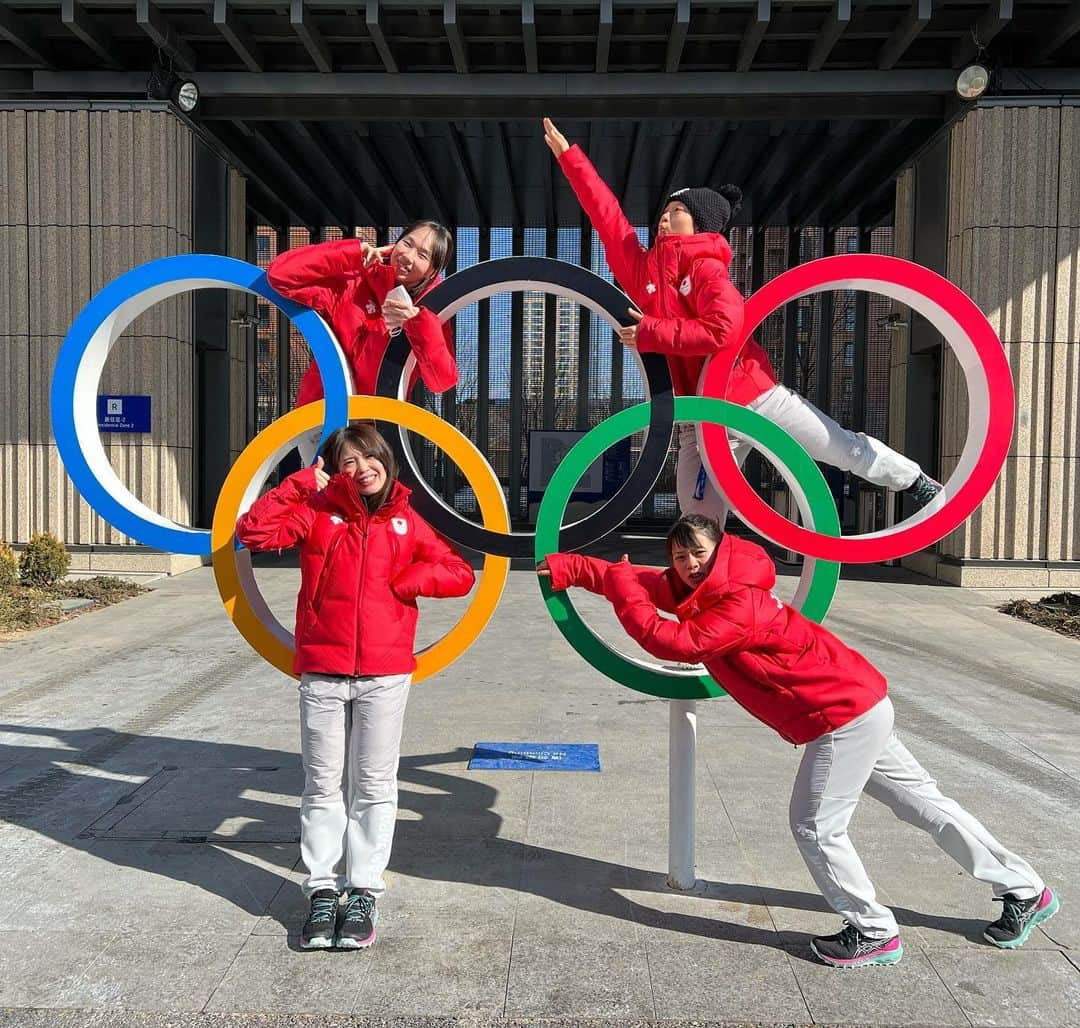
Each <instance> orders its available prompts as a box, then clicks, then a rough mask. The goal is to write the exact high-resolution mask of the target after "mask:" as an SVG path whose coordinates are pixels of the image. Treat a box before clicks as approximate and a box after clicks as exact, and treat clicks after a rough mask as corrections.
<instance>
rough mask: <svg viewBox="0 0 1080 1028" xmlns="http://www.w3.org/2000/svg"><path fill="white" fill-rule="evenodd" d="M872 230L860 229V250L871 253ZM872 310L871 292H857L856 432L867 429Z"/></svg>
mask: <svg viewBox="0 0 1080 1028" xmlns="http://www.w3.org/2000/svg"><path fill="white" fill-rule="evenodd" d="M871 236H872V230H871V229H868V228H860V229H859V252H860V253H870V251H871V249H872V246H873V243H872V239H871ZM869 311H870V294H869V293H868V292H866V290H865V289H861V290H859V291H858V292H857V293H856V294H855V334H854V338H853V339H852V343H854V352H853V355H852V356H853V358H854V370H853V372H852V378H851V427H852V428H853V429H854V430H855V431H856V432H865V431H866V361H867V358H868V356H869V353H868V351H869V338H868V337H869V333H868V331H867V327H868V326H867V319H868V315H869Z"/></svg>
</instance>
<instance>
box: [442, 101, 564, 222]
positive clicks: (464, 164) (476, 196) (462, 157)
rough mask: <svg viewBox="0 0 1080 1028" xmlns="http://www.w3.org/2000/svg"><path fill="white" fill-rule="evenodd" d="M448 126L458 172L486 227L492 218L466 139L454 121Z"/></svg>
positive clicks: (452, 155) (452, 152)
mask: <svg viewBox="0 0 1080 1028" xmlns="http://www.w3.org/2000/svg"><path fill="white" fill-rule="evenodd" d="M447 128H448V130H449V139H450V156H451V157H452V158H453V160H454V164H455V165H456V166H457V171H458V174H459V175H460V176H461V178H462V179H463V181H464V182H465V188H466V190H467V191H468V194H469V199H470V200H471V201H472V205H473V209H474V210H475V211H476V219H477V222H478V223H479V225H480V227H482V228H483V227H486V226H488V225H489V224H490V223H491V219H490V218H489V217H488V215H487V212H486V211H485V210H484V205H483V204H482V203H481V202H480V189H479V187H478V186H477V184H476V176H475V175H474V174H473V170H472V166H471V165H470V164H469V155H468V152H467V151H466V149H465V141H464V140H463V139H462V137H461V133H460V132H459V131H458V127H457V126H456V125H455V124H454V123H453V122H450V123H449V125H448V126H447ZM549 163H550V162H549Z"/></svg>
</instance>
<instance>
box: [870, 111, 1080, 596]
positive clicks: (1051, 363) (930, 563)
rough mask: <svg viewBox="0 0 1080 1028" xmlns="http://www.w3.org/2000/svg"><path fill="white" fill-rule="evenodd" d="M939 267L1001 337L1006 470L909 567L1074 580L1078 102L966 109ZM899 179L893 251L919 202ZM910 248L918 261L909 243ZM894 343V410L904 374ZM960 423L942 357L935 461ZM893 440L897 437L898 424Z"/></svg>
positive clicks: (1078, 525)
mask: <svg viewBox="0 0 1080 1028" xmlns="http://www.w3.org/2000/svg"><path fill="white" fill-rule="evenodd" d="M948 144H949V160H948V218H947V222H948V241H947V260H946V264H947V266H946V274H947V276H948V278H949V279H951V280H952V281H953V282H955V283H956V284H957V285H959V286H960V287H961V288H962V289H964V291H965V292H967V293H968V294H969V295H970V296H972V297H973V298H974V299H975V301H976V302H977V303H978V304H979V306H980V308H981V309H982V310H983V311H984V312H985V313H986V315H987V317H988V318H989V319H990V322H991V324H992V325H993V326H994V330H995V331H996V332H997V333H998V335H999V336H1000V338H1001V340H1002V342H1003V344H1004V346H1005V349H1006V352H1007V354H1008V358H1009V363H1010V365H1011V367H1012V370H1013V377H1014V382H1015V384H1016V392H1017V407H1016V427H1015V430H1014V434H1013V441H1012V447H1011V449H1010V452H1009V456H1008V458H1007V460H1006V462H1005V467H1004V469H1003V472H1002V474H1001V477H1000V479H999V481H998V483H997V485H996V486H995V488H994V489H993V491H992V492H991V493H990V495H989V496H988V497H987V498H986V500H985V501H984V502H983V503H982V505H981V506H980V507H979V508H978V510H977V511H976V512H975V513H974V515H973V516H972V517H971V518H970V519H969V520H968V521H967V522H966V523H965V524H964V525H963V526H961V527H960V528H958V529H957V530H956V531H955V532H953V533H951V534H950V535H949V536H947V537H946V538H945V539H943V540H942V541H941V543H940V544H939V545H938V547H937V552H936V554H933V555H925V554H924V555H921V556H920V557H917V558H915V560H914V562H911V563H912V566H916V567H918V568H919V569H920V570H924V571H928V572H929V573H932V574H935V575H936V576H937V577H939V578H941V579H943V580H945V581H948V582H952V583H954V584H958V585H971V586H976V587H985V588H989V587H1015V588H1018V587H1022V586H1027V587H1034V588H1046V589H1048V590H1049V589H1063V588H1071V589H1076V588H1078V587H1080V518H1078V513H1080V511H1078V503H1080V482H1078V475H1077V468H1078V463H1080V427H1078V413H1077V406H1078V404H1077V399H1078V391H1080V107H1078V106H1076V105H1072V106H1066V105H1063V104H1058V103H1056V102H1055V103H1053V104H1050V103H1046V104H1045V105H1043V106H1036V105H1031V106H1014V105H1005V104H997V105H995V104H993V103H988V104H986V105H980V106H978V107H976V108H973V109H972V110H971V111H969V112H968V113H967V115H966V116H965V117H964V118H963V119H962V120H960V121H959V122H958V123H957V124H956V125H955V126H954V127H953V128H952V129H951V131H950V138H949V141H948ZM911 174H912V173H911V172H910V171H909V172H906V173H905V174H904V175H903V176H901V178H900V180H899V182H898V186H897V232H896V239H897V251H896V252H897V254H898V255H900V256H903V255H904V249H903V248H904V246H906V245H909V242H905V240H909V236H910V225H911V224H912V221H913V217H914V215H913V214H912V211H913V209H914V207H915V206H916V205H913V204H912V201H911V197H910V186H911V181H912V180H911ZM916 259H918V257H917V255H916ZM903 362H904V355H903V354H894V375H893V382H894V395H893V402H894V408H893V409H894V410H899V409H902V407H898V406H897V405H896V403H897V400H898V399H899V397H898V396H897V393H898V392H900V391H901V390H902V389H903V383H904V381H905V379H906V382H907V388H908V390H909V392H910V389H911V381H910V374H908V375H906V376H905V375H904V373H903V371H902V370H901V369H902V367H903ZM966 431H967V397H966V394H965V389H964V382H963V375H962V374H961V371H960V368H959V365H958V363H957V362H956V360H955V359H954V358H953V357H952V355H951V353H950V352H949V351H948V350H947V349H946V350H945V351H944V352H943V354H942V358H941V418H940V443H939V446H940V451H939V452H940V470H941V474H942V475H948V474H949V473H950V472H951V471H952V469H953V468H954V467H955V465H956V462H957V459H958V457H959V454H960V451H961V449H962V447H963V443H964V437H965V433H966ZM891 441H893V442H894V444H896V443H899V444H901V445H902V444H903V443H904V441H905V440H904V439H903V432H902V431H901V430H900V429H897V431H896V432H895V433H894V434H893V436H892V440H891Z"/></svg>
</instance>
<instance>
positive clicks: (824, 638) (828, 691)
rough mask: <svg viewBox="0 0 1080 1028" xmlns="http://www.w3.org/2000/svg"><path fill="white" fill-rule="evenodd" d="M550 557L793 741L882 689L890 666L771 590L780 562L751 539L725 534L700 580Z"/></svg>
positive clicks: (812, 734) (656, 644)
mask: <svg viewBox="0 0 1080 1028" xmlns="http://www.w3.org/2000/svg"><path fill="white" fill-rule="evenodd" d="M548 564H549V566H550V567H551V584H552V587H553V588H555V589H565V588H566V587H567V586H571V585H577V586H581V587H583V588H585V589H589V590H591V591H592V592H595V593H602V594H603V595H604V596H606V597H607V598H608V599H609V600H610V601H611V603H612V605H613V606H614V607H615V613H616V614H617V615H618V618H619V621H620V622H622V626H623V628H625V629H626V631H627V632H628V633H629V634H630V636H631V637H632V638H633V639H634V640H635V641H636V642H637V643H638V644H639V645H640V646H641V647H642V648H643V649H645V650H647V651H648V652H649V653H651V654H652V655H653V656H655V657H658V658H659V659H660V660H676V661H689V662H691V663H695V664H697V663H701V664H704V665H705V666H706V667H707V668H708V669H709V674H711V675H712V676H713V677H714V678H715V679H716V680H717V681H718V682H719V683H720V684H721V685H722V686H723V687H724V688H725V689H726V690H727V691H728V694H729V695H730V696H731V698H732V699H733V700H734V701H735V702H736V703H738V704H739V705H740V706H741V707H743V708H745V709H746V711H747V712H748V713H750V714H752V715H753V716H754V717H756V718H757V719H758V720H759V721H764V722H765V724H767V725H768V726H769V727H770V728H772V729H774V730H775V731H777V732H779V733H780V735H781V736H783V737H784V738H785V739H787V741H788V742H791V743H794V744H795V745H801V744H802V743H806V742H810V741H811V740H812V739H816V738H818V736H821V735H824V734H826V733H827V732H833V731H836V729H838V728H842V727H843V726H844V725H846V724H847V723H848V722H849V721H852V720H854V719H855V718H857V717H858V716H859V715H860V714H863V713H865V712H866V711H868V710H869V709H870V708H871V707H872V706H874V704H875V703H877V702H878V701H879V700H881V699H882V698H883V697H884V695H885V690H886V685H885V678H884V676H883V675H882V674H881V672H879V671H878V670H877V668H875V667H874V666H873V665H872V664H871V663H870V662H869V661H868V660H867V659H866V658H865V657H863V656H862V654H860V653H856V652H855V650H852V649H850V648H848V647H847V646H845V645H844V644H843V643H842V642H841V641H840V640H839V639H837V638H836V636H835V635H833V634H832V632H830V631H828V630H827V629H825V628H822V627H821V625H818V624H815V623H814V622H813V621H810V620H809V619H808V618H804V617H803V616H802V614H800V613H799V612H798V611H797V610H795V609H794V608H792V607H789V606H788V605H787V604H786V603H781V601H780V600H779V599H777V598H776V597H775V596H774V595H773V594H772V593H771V592H770V590H771V589H772V587H773V585H774V583H775V582H776V572H775V570H774V568H773V563H772V560H770V559H769V556H768V554H767V553H766V552H765V551H764V550H763V549H762V548H761V547H760V546H756V545H755V544H754V543H751V542H746V541H745V540H743V539H734V538H732V537H731V536H730V535H725V536H724V538H723V539H722V540H721V541H720V545H719V546H718V547H717V551H716V563H715V564H714V565H713V569H712V571H711V572H710V573H709V576H708V578H706V579H705V581H704V582H702V583H701V585H699V586H698V587H697V588H696V589H694V590H690V589H689V588H688V587H687V586H686V585H684V584H683V582H682V580H681V579H680V578H679V576H678V575H677V574H676V573H675V571H674V570H673V569H671V568H668V569H667V570H666V571H661V570H659V569H657V568H642V567H635V566H634V565H633V564H628V563H625V562H624V563H620V564H612V563H610V562H608V561H606V560H598V559H596V558H594V557H582V556H579V555H577V554H558V553H556V554H552V555H551V556H550V557H548ZM657 608H659V609H660V610H664V611H668V612H669V613H672V614H675V615H676V617H678V619H679V620H678V621H670V620H668V619H667V618H664V617H661V616H660V613H659V611H658V610H657Z"/></svg>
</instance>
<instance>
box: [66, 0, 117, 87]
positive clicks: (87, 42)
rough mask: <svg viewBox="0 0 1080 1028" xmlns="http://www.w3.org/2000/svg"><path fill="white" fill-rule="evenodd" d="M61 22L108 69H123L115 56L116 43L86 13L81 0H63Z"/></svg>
mask: <svg viewBox="0 0 1080 1028" xmlns="http://www.w3.org/2000/svg"><path fill="white" fill-rule="evenodd" d="M60 20H61V22H62V23H63V25H64V27H65V28H66V29H67V30H68V31H69V32H70V33H71V34H72V35H73V36H74V37H75V38H76V39H78V40H79V41H80V42H81V43H82V44H83V46H85V47H87V48H88V49H89V50H90V51H91V52H92V53H93V54H94V56H95V57H96V58H97V59H98V60H99V61H101V63H102V64H104V65H105V66H106V67H107V68H112V69H113V70H117V71H118V70H119V69H120V68H121V64H120V62H119V61H118V60H117V59H116V57H115V56H114V55H115V52H116V43H115V41H114V40H113V38H112V36H110V35H109V33H108V32H106V31H105V29H103V28H102V27H101V26H100V25H99V24H98V23H97V22H96V21H95V20H94V19H93V18H92V17H91V16H90V15H89V14H87V13H86V9H85V8H84V7H83V6H82V4H81V3H79V0H62V2H61V4H60Z"/></svg>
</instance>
